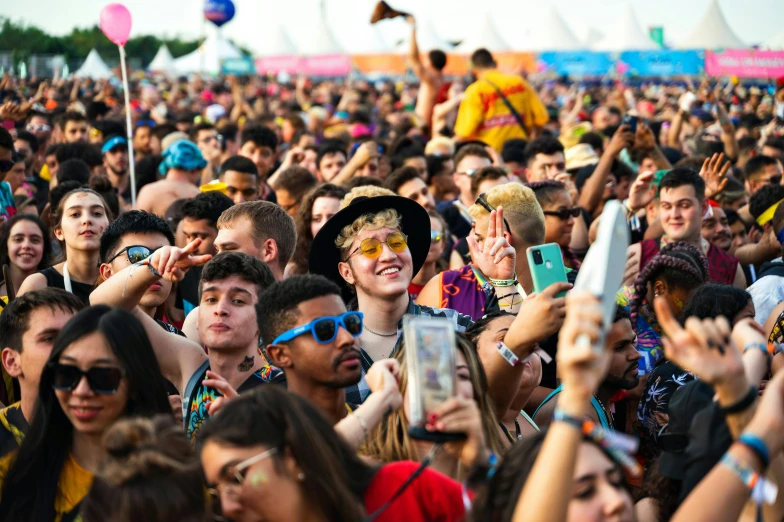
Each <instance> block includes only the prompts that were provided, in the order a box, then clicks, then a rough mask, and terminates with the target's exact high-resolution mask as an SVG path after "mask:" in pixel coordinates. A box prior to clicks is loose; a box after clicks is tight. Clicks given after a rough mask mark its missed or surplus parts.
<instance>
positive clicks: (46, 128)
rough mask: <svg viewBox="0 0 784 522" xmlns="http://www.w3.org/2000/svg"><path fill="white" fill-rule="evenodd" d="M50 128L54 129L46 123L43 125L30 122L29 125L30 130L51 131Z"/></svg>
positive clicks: (28, 129)
mask: <svg viewBox="0 0 784 522" xmlns="http://www.w3.org/2000/svg"><path fill="white" fill-rule="evenodd" d="M50 130H52V127H51V125H46V124H45V123H44V124H41V125H35V124H34V123H30V124H28V125H27V131H28V132H49V131H50Z"/></svg>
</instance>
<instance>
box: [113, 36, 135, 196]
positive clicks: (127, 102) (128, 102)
mask: <svg viewBox="0 0 784 522" xmlns="http://www.w3.org/2000/svg"><path fill="white" fill-rule="evenodd" d="M117 47H119V49H120V68H121V70H122V82H123V91H124V93H125V126H126V133H127V134H128V172H129V176H130V177H131V208H133V209H135V208H136V162H135V161H134V159H133V127H132V125H131V94H130V89H129V88H128V70H127V69H126V68H125V46H123V45H118V46H117Z"/></svg>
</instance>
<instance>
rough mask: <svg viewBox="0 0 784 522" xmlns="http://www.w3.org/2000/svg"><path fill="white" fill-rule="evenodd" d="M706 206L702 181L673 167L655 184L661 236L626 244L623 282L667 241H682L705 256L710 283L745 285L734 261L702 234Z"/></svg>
mask: <svg viewBox="0 0 784 522" xmlns="http://www.w3.org/2000/svg"><path fill="white" fill-rule="evenodd" d="M709 208H710V205H709V204H708V200H707V199H705V182H704V181H703V179H702V178H701V177H700V176H699V175H698V174H697V173H696V172H694V171H693V170H691V169H688V168H676V169H673V170H671V171H670V172H668V173H667V174H665V176H664V177H663V178H662V179H661V182H660V183H659V220H660V221H661V226H662V228H663V229H664V236H662V237H658V238H654V239H646V240H645V241H642V242H640V243H635V244H633V245H631V246H630V247H629V250H628V253H627V258H628V259H632V260H633V261H632V263H634V266H632V267H627V279H626V282H625V284H626V285H632V284H634V280H635V279H636V278H637V275H638V274H639V272H640V270H642V268H643V267H645V265H646V264H647V263H648V261H650V260H651V259H652V258H653V257H654V256H655V255H656V254H658V253H659V250H660V249H661V246H662V245H664V244H666V243H668V242H670V241H685V242H687V243H689V244H691V245H693V246H695V247H697V248H700V249H702V252H703V253H704V254H705V257H707V258H708V267H709V268H710V280H711V281H712V282H714V283H720V284H726V285H734V286H736V287H738V288H741V289H745V288H746V276H744V275H743V269H742V268H741V266H740V263H738V260H737V259H736V258H735V257H734V256H732V255H730V254H728V253H727V252H725V251H724V250H722V249H721V248H719V247H717V246H716V245H714V244H711V243H709V242H708V241H707V240H706V239H704V238H703V237H702V233H701V230H702V220H703V216H706V213H707V211H708V209H709Z"/></svg>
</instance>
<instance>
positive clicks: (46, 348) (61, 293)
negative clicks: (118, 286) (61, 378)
mask: <svg viewBox="0 0 784 522" xmlns="http://www.w3.org/2000/svg"><path fill="white" fill-rule="evenodd" d="M82 308H84V304H83V303H82V301H81V300H80V299H79V298H77V297H75V296H74V295H73V294H69V293H68V292H66V291H65V290H60V289H59V288H44V289H42V290H34V291H32V292H28V293H26V294H25V295H23V296H21V297H18V298H16V299H14V300H13V301H11V303H10V304H9V305H8V306H6V308H5V309H4V310H3V313H2V315H0V347H2V359H3V370H4V371H3V380H4V381H6V378H8V377H10V378H11V379H14V381H10V379H9V380H8V381H6V382H4V383H3V385H2V392H3V393H2V395H3V397H2V398H3V401H4V402H5V403H6V404H10V403H13V404H11V405H10V406H8V407H7V408H5V409H3V410H0V457H2V456H5V455H7V454H8V453H10V452H12V451H14V450H16V449H17V448H18V447H19V444H20V443H21V442H22V439H23V438H24V435H25V433H26V432H27V430H28V428H29V424H28V423H29V421H30V420H31V419H32V418H33V410H34V409H35V404H36V402H37V401H38V383H39V381H40V379H41V372H42V371H43V369H44V366H45V365H46V361H47V360H48V359H49V355H50V354H51V353H52V346H53V345H54V339H55V337H57V334H58V333H60V330H62V328H63V326H65V323H67V322H68V320H69V319H71V317H73V316H74V315H75V314H76V313H77V312H78V311H79V310H81V309H82ZM10 383H13V384H10Z"/></svg>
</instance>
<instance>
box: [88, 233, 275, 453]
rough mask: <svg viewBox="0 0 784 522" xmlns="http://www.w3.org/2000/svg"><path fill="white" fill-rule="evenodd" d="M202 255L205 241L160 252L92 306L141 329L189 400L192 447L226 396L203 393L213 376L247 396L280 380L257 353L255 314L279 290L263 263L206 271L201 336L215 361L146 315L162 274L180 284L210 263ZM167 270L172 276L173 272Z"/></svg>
mask: <svg viewBox="0 0 784 522" xmlns="http://www.w3.org/2000/svg"><path fill="white" fill-rule="evenodd" d="M197 247H198V241H197V242H194V243H191V244H190V245H188V247H186V248H185V249H179V248H176V247H170V246H165V247H163V248H160V249H158V250H156V251H155V252H154V253H153V254H152V256H151V257H150V265H149V266H144V265H141V266H135V267H134V266H129V267H127V268H125V269H123V270H121V271H119V272H118V273H117V274H115V277H112V278H110V279H109V280H107V281H106V282H104V283H103V284H102V285H100V286H99V287H98V288H96V289H95V290H94V291H93V293H92V294H91V295H90V301H91V303H92V304H108V305H110V306H117V307H120V308H124V309H126V310H132V311H133V313H134V315H135V316H136V317H137V318H139V320H140V321H141V322H142V324H143V326H144V329H145V331H146V332H147V335H148V336H149V338H150V342H151V344H152V347H153V349H154V350H155V355H156V357H157V358H158V363H159V364H160V366H161V371H162V372H163V375H164V377H166V378H167V379H168V380H169V381H171V382H172V383H174V385H175V386H176V387H177V389H178V391H179V392H180V394H181V395H182V397H183V417H184V420H185V431H186V435H187V436H188V437H189V438H190V440H191V441H195V440H196V439H195V437H196V435H197V434H198V432H199V430H200V429H201V426H202V424H203V423H204V421H205V420H206V418H207V417H208V415H209V413H208V406H209V404H210V403H211V402H212V401H213V400H215V399H216V398H217V397H219V396H220V392H219V391H217V390H216V389H214V388H211V387H208V386H206V385H204V382H203V381H204V380H205V379H208V378H209V375H208V374H207V372H208V371H209V372H214V373H217V374H218V375H220V376H222V377H223V378H224V379H225V380H226V381H227V382H228V384H229V385H230V386H231V387H232V388H234V389H235V390H237V391H240V392H242V391H245V390H248V389H251V388H254V387H256V386H259V385H261V384H263V383H266V382H270V381H271V380H272V379H273V378H274V377H275V376H276V375H277V374H279V373H280V372H279V371H276V370H274V369H272V368H270V366H269V365H268V364H267V363H266V361H264V360H263V358H262V357H261V356H260V355H259V351H258V346H259V331H258V327H257V326H256V325H257V322H256V321H257V319H256V308H255V307H256V304H257V303H258V297H259V295H260V294H261V293H262V291H263V290H264V289H265V288H267V287H268V286H269V285H270V284H272V282H273V277H272V273H271V272H270V270H269V268H267V266H266V265H265V264H264V263H262V262H261V261H259V260H258V259H254V258H252V257H250V256H248V255H245V254H239V253H224V254H219V255H217V256H215V258H214V259H213V260H211V261H210V262H209V263H207V264H206V265H205V266H204V269H203V270H202V275H201V286H200V303H199V304H200V306H199V316H198V321H197V328H198V330H199V335H200V338H201V340H202V341H203V343H204V344H203V345H204V347H206V350H207V352H208V353H209V358H208V356H207V354H206V353H205V349H204V348H202V346H201V345H199V344H196V343H194V342H192V341H190V340H188V339H186V338H184V337H180V336H178V335H174V334H171V333H168V332H166V331H164V330H163V329H162V328H161V327H160V326H159V325H158V323H156V322H155V320H153V319H152V318H151V317H149V316H147V315H146V314H145V313H144V312H143V311H141V309H139V307H138V304H139V302H140V301H141V299H142V298H143V296H144V294H145V293H146V291H147V290H148V289H149V288H150V286H151V285H153V284H154V283H155V282H157V281H159V280H160V279H161V275H160V274H165V278H166V279H168V280H172V281H177V280H181V279H182V277H183V275H184V272H185V271H187V270H188V269H190V268H192V267H194V266H198V265H200V264H202V263H204V261H205V260H206V259H207V258H206V257H205V256H192V255H191V254H192V253H193V251H194V250H195V249H196V248H197ZM167 262H168V266H169V267H170V268H172V270H166V267H167ZM150 267H152V268H150ZM153 269H154V270H153ZM132 270H133V272H131V271H132ZM131 274H132V277H131Z"/></svg>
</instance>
